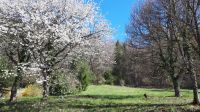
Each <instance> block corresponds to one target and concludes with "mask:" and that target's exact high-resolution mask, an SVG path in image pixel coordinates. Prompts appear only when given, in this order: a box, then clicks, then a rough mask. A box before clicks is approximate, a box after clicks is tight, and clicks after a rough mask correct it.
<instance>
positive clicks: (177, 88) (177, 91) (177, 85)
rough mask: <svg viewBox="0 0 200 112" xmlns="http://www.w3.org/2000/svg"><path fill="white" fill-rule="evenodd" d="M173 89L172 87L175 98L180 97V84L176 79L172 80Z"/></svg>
mask: <svg viewBox="0 0 200 112" xmlns="http://www.w3.org/2000/svg"><path fill="white" fill-rule="evenodd" d="M172 80H173V81H172V82H173V87H174V92H175V97H180V96H181V93H180V82H179V79H178V78H173V79H172Z"/></svg>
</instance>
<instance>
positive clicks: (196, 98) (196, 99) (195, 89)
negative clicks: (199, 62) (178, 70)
mask: <svg viewBox="0 0 200 112" xmlns="http://www.w3.org/2000/svg"><path fill="white" fill-rule="evenodd" d="M190 75H191V79H192V82H193V104H200V102H199V93H198V83H197V76H196V73H195V72H194V71H193V70H190Z"/></svg>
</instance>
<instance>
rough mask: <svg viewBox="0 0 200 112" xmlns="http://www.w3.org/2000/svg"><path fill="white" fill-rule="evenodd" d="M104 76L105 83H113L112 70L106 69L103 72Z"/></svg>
mask: <svg viewBox="0 0 200 112" xmlns="http://www.w3.org/2000/svg"><path fill="white" fill-rule="evenodd" d="M104 78H105V80H106V81H105V84H110V85H113V84H114V80H115V79H114V77H113V75H112V71H110V70H109V71H107V72H105V73H104Z"/></svg>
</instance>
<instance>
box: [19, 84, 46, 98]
mask: <svg viewBox="0 0 200 112" xmlns="http://www.w3.org/2000/svg"><path fill="white" fill-rule="evenodd" d="M21 95H22V96H41V95H42V89H41V87H40V86H38V85H35V84H34V85H33V84H31V85H28V86H26V88H25V89H24V91H23V92H22V93H21Z"/></svg>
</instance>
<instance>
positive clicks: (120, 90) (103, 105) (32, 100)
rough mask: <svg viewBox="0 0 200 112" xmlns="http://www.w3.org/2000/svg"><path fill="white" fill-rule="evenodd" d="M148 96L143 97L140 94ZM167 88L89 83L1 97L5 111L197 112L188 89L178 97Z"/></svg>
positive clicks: (199, 107)
mask: <svg viewBox="0 0 200 112" xmlns="http://www.w3.org/2000/svg"><path fill="white" fill-rule="evenodd" d="M145 93H146V94H147V95H148V98H147V99H145V98H144V96H143V95H144V94H145ZM173 95H174V93H173V91H172V90H171V89H145V88H129V87H118V86H108V85H101V86H94V85H92V86H89V87H88V89H87V91H84V92H82V93H80V94H77V95H70V96H64V97H50V98H49V100H48V102H42V101H41V100H40V99H41V98H40V97H26V98H20V99H18V100H17V101H16V102H15V103H13V104H9V105H8V104H6V103H5V101H1V104H0V106H1V107H0V110H1V111H5V112H200V106H193V105H191V102H192V91H191V90H182V97H180V98H175V97H173Z"/></svg>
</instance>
